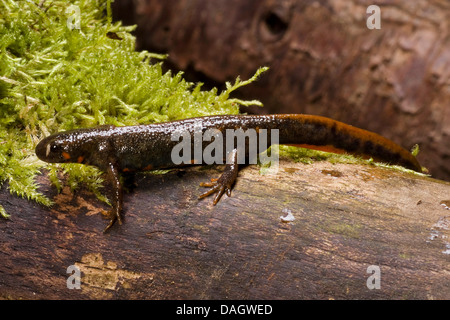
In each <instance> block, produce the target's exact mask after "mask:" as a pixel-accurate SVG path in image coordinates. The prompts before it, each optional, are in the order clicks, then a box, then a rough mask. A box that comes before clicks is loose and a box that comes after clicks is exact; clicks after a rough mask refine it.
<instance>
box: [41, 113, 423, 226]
mask: <svg viewBox="0 0 450 320" xmlns="http://www.w3.org/2000/svg"><path fill="white" fill-rule="evenodd" d="M199 124H200V127H201V130H202V132H205V131H206V130H207V129H210V128H214V129H217V130H220V132H222V133H223V135H224V139H223V140H224V143H225V140H226V139H225V136H226V129H235V130H236V129H239V128H241V129H243V130H244V131H245V130H247V129H256V130H258V129H267V130H268V132H269V134H268V136H269V137H270V130H272V129H277V130H279V143H280V144H288V145H301V146H306V147H309V148H312V149H316V148H315V147H317V146H326V147H328V146H332V147H333V148H334V149H330V150H329V151H331V152H335V151H336V150H343V151H345V152H347V153H350V154H354V155H361V156H369V157H372V158H373V159H374V160H375V161H382V162H386V163H390V164H397V165H402V166H404V167H406V168H408V169H412V170H415V171H418V172H421V171H422V168H421V166H420V164H419V163H418V162H417V160H416V159H415V157H414V156H413V155H411V153H409V152H408V151H407V150H405V149H403V148H402V147H400V146H399V145H397V144H395V143H394V142H392V141H391V140H389V139H386V138H384V137H382V136H380V135H378V134H376V133H373V132H370V131H366V130H363V129H359V128H356V127H353V126H350V125H347V124H344V123H342V122H338V121H335V120H332V119H329V118H325V117H319V116H311V115H300V114H280V115H248V116H243V115H236V116H235V115H225V116H208V117H200V118H191V119H185V120H179V121H172V122H165V123H156V124H149V125H139V126H126V127H115V126H100V127H96V128H89V129H76V130H70V131H65V132H60V133H56V134H53V135H51V136H49V137H47V138H45V139H43V140H42V141H41V142H39V144H38V145H37V146H36V155H37V156H38V157H39V159H41V160H43V161H46V162H51V163H67V162H74V163H83V164H87V165H93V166H97V167H98V168H99V169H100V170H102V171H104V172H106V174H107V181H108V183H109V184H110V185H111V186H112V187H113V194H114V197H113V199H112V200H113V201H112V204H113V209H112V212H111V214H112V220H111V223H110V224H109V225H108V227H107V228H106V229H105V231H106V230H108V229H109V228H110V227H111V226H112V225H113V224H114V223H115V221H116V220H118V221H119V223H121V219H122V218H121V213H122V186H121V184H120V179H119V177H120V173H121V172H126V171H141V170H152V169H160V168H173V167H178V166H180V165H175V164H174V163H173V162H172V159H171V150H172V148H173V147H174V146H175V145H177V144H178V143H179V141H172V139H171V135H172V133H173V132H174V131H176V130H180V131H183V130H185V131H187V132H189V133H190V134H191V136H192V137H193V135H194V132H195V130H199ZM191 141H194V139H191ZM209 143H210V142H203V146H202V148H203V149H204V148H205V146H207V145H208V144H209ZM270 144H271V143H270V139H269V142H268V145H270ZM248 149H249V148H248V145H247V146H246V147H245V150H246V151H248ZM239 152H241V151H239V150H237V151H236V152H234V154H233V155H232V156H234V157H233V158H232V161H230V163H228V164H227V165H226V167H225V171H224V173H223V174H222V176H221V177H220V178H219V179H217V180H215V181H214V182H212V183H204V184H202V185H203V186H207V187H210V188H211V189H210V190H209V191H207V192H206V193H204V194H203V195H201V196H200V197H205V196H207V195H210V194H212V193H217V195H216V197H215V199H214V204H215V203H217V202H218V201H219V199H220V197H221V196H222V194H223V193H224V192H226V193H227V194H228V195H229V194H230V191H231V188H232V185H233V184H234V182H235V180H236V177H237V173H238V170H239V169H238V164H237V158H236V157H237V154H238V153H239ZM192 154H194V153H193V152H192ZM246 159H247V160H248V154H246ZM224 160H225V159H224ZM196 164H202V163H196Z"/></svg>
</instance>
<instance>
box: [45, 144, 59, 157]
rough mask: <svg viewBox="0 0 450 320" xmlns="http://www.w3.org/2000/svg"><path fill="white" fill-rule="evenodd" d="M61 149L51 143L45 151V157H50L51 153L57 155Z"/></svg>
mask: <svg viewBox="0 0 450 320" xmlns="http://www.w3.org/2000/svg"><path fill="white" fill-rule="evenodd" d="M59 149H60V146H59V145H57V144H54V143H49V144H47V146H46V149H45V156H46V157H48V156H49V155H50V153H57V152H58V151H59Z"/></svg>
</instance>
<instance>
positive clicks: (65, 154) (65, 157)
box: [62, 151, 70, 160]
mask: <svg viewBox="0 0 450 320" xmlns="http://www.w3.org/2000/svg"><path fill="white" fill-rule="evenodd" d="M62 156H63V158H64V159H66V160H69V159H70V154H68V153H67V152H65V151H63V152H62Z"/></svg>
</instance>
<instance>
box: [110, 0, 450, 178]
mask: <svg viewBox="0 0 450 320" xmlns="http://www.w3.org/2000/svg"><path fill="white" fill-rule="evenodd" d="M372 4H374V2H373V1H371V0H360V1H356V0H350V1H349V0H320V1H310V0H247V1H240V0H216V1H208V0H181V1H179V0H145V1H137V0H134V1H133V0H129V1H116V2H115V4H114V5H115V6H116V9H117V10H116V15H115V16H116V17H117V18H118V19H123V20H124V22H125V23H133V24H138V26H139V27H138V29H137V37H138V40H139V44H140V48H143V49H149V50H152V51H159V52H164V53H169V59H168V65H169V66H170V67H171V68H174V69H179V70H184V71H185V72H186V75H187V76H188V77H189V78H190V79H192V80H194V81H204V82H211V81H212V83H213V84H223V83H224V82H225V81H227V80H232V79H234V78H235V77H236V76H237V75H240V76H241V77H243V78H247V77H249V76H251V75H252V74H253V73H254V72H255V70H256V69H257V68H258V67H260V66H270V67H271V70H270V71H269V72H268V73H267V74H266V75H264V76H263V77H262V79H261V80H260V81H259V82H258V83H256V84H252V85H251V86H249V87H247V88H243V89H242V90H241V91H240V93H241V94H242V96H244V97H246V98H251V99H259V100H261V101H262V102H264V104H265V107H264V108H253V109H246V110H244V111H250V112H256V113H309V114H319V115H324V116H329V117H332V118H334V119H336V120H341V121H344V122H347V123H349V124H353V125H356V126H359V127H362V128H364V129H368V130H371V131H375V132H377V133H380V134H382V135H384V136H386V137H388V138H391V139H393V140H394V141H396V142H397V143H399V144H401V145H403V146H404V147H406V148H410V147H412V146H413V145H414V144H419V145H420V147H421V153H420V154H419V157H418V158H419V160H420V161H421V163H423V165H425V166H426V167H428V168H429V169H430V172H431V173H432V174H433V176H435V177H438V178H441V179H447V180H450V166H449V163H450V107H449V106H450V3H449V2H448V1H446V0H418V1H403V0H393V1H376V3H375V4H376V5H378V6H379V7H380V9H381V29H379V30H376V29H374V30H369V29H368V28H367V26H366V20H367V18H368V17H369V16H370V14H367V13H366V11H367V8H368V7H369V6H370V5H372Z"/></svg>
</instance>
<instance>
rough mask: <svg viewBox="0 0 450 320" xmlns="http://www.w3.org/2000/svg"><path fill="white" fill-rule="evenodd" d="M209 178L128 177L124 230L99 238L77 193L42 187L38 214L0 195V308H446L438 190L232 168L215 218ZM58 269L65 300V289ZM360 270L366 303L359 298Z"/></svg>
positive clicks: (449, 189) (360, 176) (418, 181)
mask: <svg viewBox="0 0 450 320" xmlns="http://www.w3.org/2000/svg"><path fill="white" fill-rule="evenodd" d="M219 172H220V170H219V169H218V168H191V169H187V170H186V171H178V170H175V171H172V172H170V173H168V174H165V175H138V176H137V177H136V180H135V187H134V188H133V190H131V191H130V192H129V193H127V194H126V195H125V223H124V224H123V225H121V226H119V225H117V226H114V227H113V228H112V229H111V230H110V232H109V233H107V234H103V233H102V230H103V228H104V227H105V226H106V224H107V221H106V220H105V219H102V218H101V214H99V212H100V211H101V210H102V209H105V206H104V205H102V204H101V203H99V202H98V201H97V200H95V199H94V197H93V196H92V194H90V193H88V192H87V191H80V192H77V193H76V194H72V193H71V192H70V191H68V190H66V189H64V190H63V192H62V193H61V194H59V195H55V194H54V190H53V189H51V188H48V187H46V186H48V181H47V180H46V179H45V178H44V177H42V179H41V183H42V186H43V188H44V189H46V188H48V190H47V191H46V193H47V194H48V195H49V196H52V197H54V200H55V201H56V205H55V206H54V207H52V208H51V209H47V208H42V207H40V206H38V205H35V204H33V203H30V202H28V201H26V200H23V199H19V198H17V197H14V196H11V195H10V194H9V193H8V191H7V188H2V189H1V191H0V202H1V203H2V205H3V206H4V207H5V208H6V209H7V210H8V211H9V212H10V213H12V214H13V215H12V217H11V219H10V220H0V248H1V250H0V261H1V263H0V299H19V298H20V299H449V298H450V283H449V274H450V269H449V266H450V263H449V262H450V243H449V238H450V230H449V224H450V220H449V219H450V218H449V217H450V211H449V210H448V207H447V209H446V207H445V206H444V205H445V204H447V205H448V206H450V199H449V194H450V184H449V183H446V182H442V181H438V180H433V179H430V178H426V177H421V176H418V175H413V174H408V173H401V172H398V171H393V170H391V169H384V168H377V167H372V166H364V165H345V164H337V165H333V164H330V163H327V162H322V163H315V164H313V165H304V164H299V163H293V162H282V163H281V166H280V169H279V171H278V173H277V174H275V175H264V176H263V175H261V174H260V173H259V169H258V167H256V166H249V167H246V168H244V169H243V170H242V171H241V173H240V176H239V178H238V181H237V183H236V185H235V188H234V190H233V192H232V195H231V197H227V196H224V198H223V199H222V200H221V201H220V202H219V203H218V204H217V205H216V206H212V204H211V201H212V199H211V198H208V199H204V200H198V199H197V197H198V196H199V194H201V193H202V192H203V190H202V189H203V188H200V187H198V185H199V183H200V182H205V181H208V180H209V179H210V178H213V177H216V176H217V175H219ZM44 191H45V190H44ZM445 201H447V202H445ZM441 203H442V204H441ZM289 212H290V213H291V214H292V215H293V217H294V218H295V220H293V221H291V222H283V221H282V219H281V218H280V217H282V216H286V215H287V213H289ZM70 266H76V267H78V268H79V269H80V270H81V289H79V290H77V289H72V290H70V289H68V288H67V279H68V277H69V276H70V275H71V273H69V274H68V273H67V268H68V267H70ZM370 266H376V267H378V268H379V270H380V275H381V278H380V286H381V287H380V288H379V289H372V290H371V289H369V288H368V287H367V281H368V278H369V277H371V276H373V271H370V270H371V269H369V271H370V272H369V273H368V268H369V267H370ZM69 271H70V270H69ZM71 272H72V271H71ZM369 282H370V283H375V282H373V281H371V280H370V279H369ZM71 283H72V282H71Z"/></svg>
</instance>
